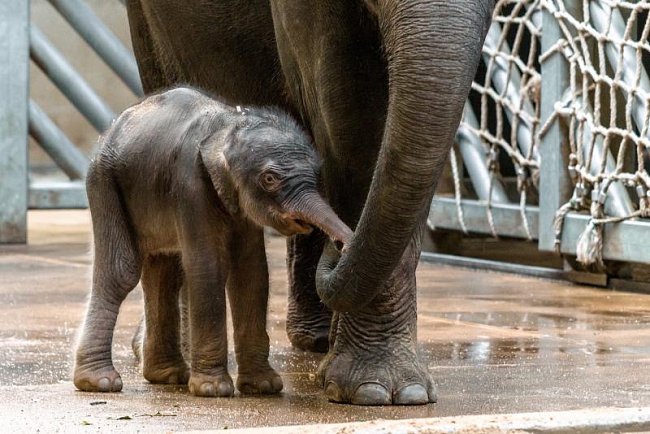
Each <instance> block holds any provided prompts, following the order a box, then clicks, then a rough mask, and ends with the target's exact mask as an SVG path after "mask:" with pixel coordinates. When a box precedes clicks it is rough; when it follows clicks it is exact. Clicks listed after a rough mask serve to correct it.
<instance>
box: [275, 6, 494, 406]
mask: <svg viewBox="0 0 650 434" xmlns="http://www.w3.org/2000/svg"><path fill="white" fill-rule="evenodd" d="M323 3H324V2H323ZM364 4H365V5H366V7H368V9H367V10H362V11H360V8H359V9H357V8H356V7H355V8H354V9H352V10H343V8H344V7H345V6H344V5H342V4H340V3H336V4H332V3H329V4H327V5H324V4H321V3H319V5H321V7H314V6H313V4H312V5H310V7H309V8H306V7H301V5H300V2H289V1H286V2H280V1H278V2H277V3H275V9H274V17H275V18H276V35H278V36H277V38H278V46H279V47H280V52H281V59H282V62H283V68H284V70H285V75H286V76H287V81H288V82H289V84H290V85H291V84H293V89H292V90H293V96H294V98H296V95H297V96H298V98H299V99H298V100H302V102H303V105H304V106H303V111H304V113H305V116H306V118H307V119H308V120H309V123H310V126H311V128H312V131H313V132H314V136H315V139H316V143H317V145H318V146H319V148H321V150H324V151H325V152H324V154H325V164H324V170H323V176H324V180H325V184H326V187H327V188H328V192H329V193H330V194H331V196H332V197H331V199H332V202H333V205H334V207H335V209H336V211H337V212H339V213H340V214H341V215H342V217H343V219H344V220H346V222H348V223H349V224H350V225H351V226H355V227H356V230H355V236H354V238H353V240H352V242H351V243H350V245H349V246H348V250H347V252H346V253H344V255H343V256H342V257H341V259H340V261H338V264H336V260H335V259H336V258H334V260H331V258H332V257H333V256H334V255H333V254H332V250H331V249H326V254H325V257H324V259H325V260H324V261H323V263H324V264H326V266H325V267H323V268H324V271H325V272H324V273H322V274H321V273H320V271H319V272H318V273H317V282H318V284H317V287H318V293H319V295H320V296H321V298H322V299H323V301H324V302H325V303H326V304H327V305H328V306H330V307H331V308H332V309H334V310H336V311H338V312H339V314H338V325H337V328H336V330H335V333H334V334H335V335H336V336H335V342H334V345H333V347H332V348H331V349H330V352H329V354H328V356H327V357H326V359H325V364H324V366H323V369H322V370H321V375H320V378H321V379H322V381H323V385H324V386H325V388H326V391H327V395H328V397H329V398H330V399H331V400H334V401H341V402H352V403H356V404H367V405H372V404H391V403H392V404H424V403H427V402H431V401H433V400H435V394H434V390H433V387H432V382H431V379H430V377H429V374H428V373H427V371H426V369H425V368H424V367H423V366H422V365H421V364H420V362H419V361H418V358H417V355H416V338H417V334H416V320H417V312H416V299H415V292H416V291H415V289H416V286H415V268H416V265H417V259H418V255H419V249H420V241H421V233H422V227H423V223H424V220H425V217H426V213H427V209H428V206H429V204H430V202H431V197H432V195H433V191H434V189H435V185H436V182H437V178H438V176H439V174H440V172H441V169H442V167H443V163H444V161H445V159H446V156H447V152H448V150H449V147H450V145H451V143H452V140H453V137H454V133H455V130H456V128H457V127H458V123H459V121H460V116H461V113H462V107H463V103H464V100H465V98H466V97H467V94H468V92H469V86H470V84H471V79H472V77H473V75H474V72H475V70H476V67H477V64H478V59H479V56H480V48H481V45H482V42H483V38H484V35H485V31H486V30H487V27H488V24H489V18H490V13H491V8H492V6H493V2H491V1H489V0H487V1H485V2H482V1H479V0H476V1H469V0H466V1H456V2H448V1H443V0H440V1H434V0H430V1H417V0H404V1H400V2H392V1H385V2H384V1H381V0H379V1H373V2H370V1H367V2H365V3H364ZM368 16H371V17H372V18H374V20H373V19H365V18H367V17H368ZM373 24H374V27H373ZM369 29H370V30H369ZM373 31H374V34H375V35H377V39H378V40H379V42H380V43H379V44H375V43H374V42H375V41H374V40H373V38H372V35H373ZM283 50H284V52H283ZM369 53H370V54H369ZM372 54H374V55H376V56H377V58H378V59H381V60H383V61H384V62H385V63H384V65H383V66H384V69H383V71H386V72H387V75H388V77H381V76H380V74H377V73H376V72H373V71H376V70H375V69H374V68H375V67H376V63H375V64H373V57H372ZM373 75H374V76H373ZM373 78H374V79H375V80H373ZM296 83H297V84H296ZM377 83H383V84H384V85H385V86H386V89H387V96H386V98H385V99H382V98H381V97H380V98H377V95H378V92H379V95H381V93H380V92H381V90H382V89H381V86H379V85H377ZM388 83H390V85H388ZM373 97H374V100H373ZM376 107H381V110H377V109H376ZM378 120H379V121H380V125H379V127H378V123H377V122H378ZM373 152H374V153H373ZM359 155H360V156H359ZM369 155H370V156H371V157H372V158H368V156H369ZM374 161H376V162H377V164H376V166H375V165H374V164H372V162H374ZM373 169H374V173H373ZM369 174H370V176H368V175H369ZM367 176H368V178H366V177H367ZM369 178H372V182H370V179H369ZM368 186H369V189H368ZM366 192H368V195H367V200H366V195H365V193H366ZM360 196H361V197H360ZM364 201H365V207H364V208H363V211H362V212H361V209H360V208H361V205H362V204H363V203H364ZM359 213H360V214H361V215H360V217H359ZM357 218H358V224H356V225H355V224H354V223H356V221H357ZM350 220H351V221H350ZM330 264H331V267H330V266H327V265H330Z"/></svg>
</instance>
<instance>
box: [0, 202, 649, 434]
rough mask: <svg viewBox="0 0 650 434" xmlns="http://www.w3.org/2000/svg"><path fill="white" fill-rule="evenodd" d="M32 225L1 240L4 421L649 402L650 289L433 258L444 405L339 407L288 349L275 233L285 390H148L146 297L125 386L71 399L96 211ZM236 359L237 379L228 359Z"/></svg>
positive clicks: (428, 285) (98, 423) (422, 284)
mask: <svg viewBox="0 0 650 434" xmlns="http://www.w3.org/2000/svg"><path fill="white" fill-rule="evenodd" d="M30 218H31V222H30V225H31V226H30V235H31V237H32V244H31V245H30V246H27V247H25V246H0V349H1V351H0V400H2V402H3V403H7V404H6V405H3V406H2V407H0V420H3V421H4V422H3V423H6V424H8V425H6V426H11V427H14V428H16V429H23V430H27V431H34V430H35V429H36V428H39V427H43V426H48V427H54V428H55V429H50V431H55V430H60V431H65V432H67V431H70V430H71V429H80V428H81V427H82V426H85V424H84V421H85V422H87V423H90V424H92V426H93V428H94V429H100V430H101V429H106V430H108V429H111V430H112V429H128V430H133V431H134V430H140V431H143V432H160V431H165V430H182V429H205V428H223V427H224V426H227V427H231V428H234V427H242V426H258V425H276V424H297V423H316V422H343V421H357V420H367V419H372V418H405V417H432V416H446V415H460V414H480V413H497V412H498V413H504V412H508V413H513V412H524V411H545V410H567V409H577V408H586V407H596V406H622V407H625V406H628V407H629V406H649V405H650V375H649V374H650V295H642V294H630V293H622V292H612V291H607V290H602V289H594V288H588V287H582V286H577V285H572V284H568V283H566V282H555V281H545V280H539V279H533V278H525V277H520V276H514V275H506V274H498V273H487V272H474V271H469V270H464V269H457V268H451V267H441V266H436V265H432V264H421V265H420V267H419V269H418V288H419V289H418V290H419V299H418V311H419V318H418V325H419V329H418V334H419V347H418V348H419V352H420V355H421V357H422V358H423V360H424V361H425V362H426V363H427V365H428V366H429V369H430V370H431V372H432V374H433V375H434V377H435V379H436V381H437V383H438V388H439V397H440V398H439V402H438V403H437V404H435V405H429V406H423V407H394V408H361V407H354V406H348V405H336V404H330V403H328V402H327V401H326V400H325V398H324V397H323V394H322V392H321V390H320V388H319V387H318V385H317V384H316V383H315V376H314V373H315V371H316V368H317V366H318V363H319V361H320V355H317V354H310V353H303V352H299V351H296V350H293V349H292V348H291V347H290V345H289V343H288V341H287V338H286V333H285V311H286V297H287V293H286V275H285V273H286V271H285V268H284V240H282V239H279V238H272V239H270V241H269V246H268V250H269V262H270V268H271V269H270V272H271V279H272V296H271V300H270V302H269V323H268V324H269V334H270V337H271V343H272V349H271V353H272V354H271V361H272V364H273V365H274V366H275V367H276V368H277V369H278V370H279V371H280V372H281V374H282V376H283V379H284V383H285V390H284V391H283V393H282V394H281V395H280V396H274V397H263V398H260V397H241V396H238V397H236V398H234V399H205V398H194V397H191V396H189V395H188V394H187V390H186V388H184V387H177V386H159V385H150V384H148V383H146V382H145V381H144V380H143V378H142V375H141V373H140V369H139V367H138V366H137V364H136V363H135V360H134V358H133V355H132V354H131V348H130V339H131V336H132V334H133V331H134V329H135V326H136V324H137V321H138V319H139V316H140V313H141V310H142V308H141V303H142V300H141V293H140V292H139V290H138V291H134V293H133V294H131V295H130V296H129V297H128V299H127V302H126V303H125V304H124V306H123V308H122V310H121V313H120V318H119V320H118V327H117V330H116V334H115V341H114V360H115V365H116V367H117V369H118V370H119V371H120V372H121V373H122V375H123V379H124V391H123V392H122V393H120V394H110V395H102V394H89V393H81V392H76V391H75V390H74V387H73V386H72V384H71V383H70V381H69V373H70V370H71V366H72V363H71V362H72V360H71V351H72V346H73V344H74V339H75V333H76V331H77V328H78V326H79V323H80V321H81V319H82V315H83V310H84V303H85V299H86V296H87V291H88V281H89V269H90V268H89V266H90V257H89V256H88V253H87V252H88V247H87V240H88V238H89V235H88V233H89V226H88V215H87V213H85V212H65V213H55V214H54V216H52V214H51V213H50V214H49V215H48V213H32V214H31V215H30ZM62 228H63V229H62ZM231 342H232V339H231ZM231 355H232V351H231ZM230 364H231V366H232V369H231V372H232V373H233V374H235V373H236V368H235V363H234V360H232V357H231V361H230ZM97 402H103V403H104V404H93V403H97ZM26 414H39V418H38V419H33V417H25V415H26ZM122 416H129V417H130V419H119V418H120V417H122Z"/></svg>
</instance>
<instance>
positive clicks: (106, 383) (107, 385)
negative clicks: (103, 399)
mask: <svg viewBox="0 0 650 434" xmlns="http://www.w3.org/2000/svg"><path fill="white" fill-rule="evenodd" d="M97 390H99V391H100V392H110V391H111V380H109V379H108V378H106V377H104V378H100V379H99V381H98V382H97Z"/></svg>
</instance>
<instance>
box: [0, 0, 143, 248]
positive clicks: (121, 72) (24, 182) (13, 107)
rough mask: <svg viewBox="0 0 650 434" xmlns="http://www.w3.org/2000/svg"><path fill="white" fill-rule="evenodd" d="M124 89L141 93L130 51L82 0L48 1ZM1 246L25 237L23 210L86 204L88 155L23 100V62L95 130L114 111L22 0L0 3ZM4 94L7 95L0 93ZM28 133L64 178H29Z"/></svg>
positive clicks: (25, 71)
mask: <svg viewBox="0 0 650 434" xmlns="http://www.w3.org/2000/svg"><path fill="white" fill-rule="evenodd" d="M48 1H49V3H50V4H51V5H52V6H53V7H54V8H55V9H56V10H57V11H58V13H59V14H60V15H61V16H62V17H63V18H64V19H65V20H66V21H67V22H68V23H69V24H70V26H71V27H72V28H73V29H74V30H75V31H76V32H77V33H78V34H79V36H81V37H82V38H83V39H84V41H85V42H86V43H87V44H88V45H89V46H90V47H92V49H93V50H94V51H95V53H97V55H98V56H99V57H100V58H101V59H102V60H103V61H104V62H105V63H106V64H107V65H108V66H109V67H110V68H111V69H112V70H113V71H114V72H115V74H116V75H117V76H118V77H119V78H120V79H121V80H122V81H123V82H124V83H125V84H126V86H127V87H128V88H129V89H130V90H131V91H132V92H133V93H134V94H135V95H137V96H141V95H142V94H143V92H142V86H141V84H140V78H139V76H138V68H137V65H136V62H135V58H134V57H133V54H132V53H131V52H130V51H129V50H128V49H127V48H126V47H125V46H124V45H123V44H122V43H121V42H120V40H119V39H118V38H117V37H116V36H115V35H114V34H113V33H112V32H111V31H110V30H109V29H108V27H106V25H105V24H104V23H103V22H102V21H101V20H100V19H99V18H98V17H97V16H96V15H95V14H94V13H93V11H92V10H91V9H90V8H89V7H88V6H87V5H86V3H85V2H84V1H83V0H48ZM0 44H1V45H2V53H3V58H2V62H0V65H2V66H1V67H0V82H1V83H2V84H1V85H0V86H2V87H3V88H2V91H0V95H3V98H0V155H1V156H2V157H0V243H3V242H4V243H7V242H8V243H12V242H19V243H20V242H25V241H26V236H27V233H26V212H27V209H28V208H31V209H39V208H40V209H42V208H85V207H86V206H87V202H86V194H85V191H84V185H83V179H84V177H85V175H86V171H87V169H88V164H89V158H88V156H86V155H84V154H83V153H82V152H81V151H80V150H79V149H78V148H77V147H76V146H75V145H74V144H73V143H72V142H71V141H70V139H69V138H68V136H67V135H66V134H65V132H63V131H61V129H60V128H59V127H57V125H56V124H55V123H54V122H53V121H52V120H51V119H50V118H49V117H48V115H47V114H46V113H45V112H44V111H43V110H42V109H41V108H40V107H39V106H38V104H37V103H36V102H34V101H33V100H31V99H30V98H29V61H30V59H31V60H32V61H33V62H34V64H35V65H36V66H37V67H38V68H39V69H41V70H42V71H43V72H44V73H45V75H46V76H47V77H48V78H49V79H50V80H51V82H52V83H53V84H54V85H55V86H56V87H57V88H58V89H59V90H60V91H61V92H62V93H63V95H65V97H66V98H67V99H68V100H69V101H70V103H71V104H72V105H74V107H75V108H76V109H77V110H78V111H79V112H80V113H81V114H82V115H83V116H84V117H85V118H86V119H87V120H88V122H89V123H90V124H91V125H92V126H93V127H94V128H95V130H97V131H98V132H102V131H104V130H105V129H106V128H107V127H108V126H109V125H110V124H111V122H112V120H113V119H114V118H115V116H116V114H115V113H114V112H113V111H112V110H111V108H110V107H109V106H108V104H106V102H105V101H104V100H103V99H102V97H101V96H100V95H98V94H97V92H95V90H93V88H92V87H91V86H90V85H89V84H88V83H87V82H86V80H84V78H83V77H82V76H81V75H80V74H79V73H78V72H77V71H76V70H75V69H74V68H73V67H72V66H71V65H70V63H69V62H68V60H67V59H66V58H65V57H64V56H63V55H62V54H61V52H60V51H59V50H58V49H57V48H56V47H55V46H54V45H53V44H52V43H51V42H50V41H49V40H48V38H47V37H46V36H45V35H44V34H43V32H41V31H40V30H39V29H38V28H37V26H36V25H35V24H33V23H31V22H30V17H29V1H22V2H15V1H12V0H0ZM4 96H6V97H4ZM28 134H29V135H31V136H32V138H33V139H34V140H35V141H36V142H37V143H38V145H39V146H40V147H41V148H42V149H43V150H44V151H45V153H46V154H47V155H48V156H49V157H50V158H52V160H53V161H54V163H55V164H56V166H57V167H59V168H60V169H61V170H62V171H63V173H65V175H67V177H68V178H69V182H58V183H57V182H29V178H30V177H29V169H28V168H29V166H28V162H27V158H28V157H27V155H28V154H27V143H28V141H27V136H28Z"/></svg>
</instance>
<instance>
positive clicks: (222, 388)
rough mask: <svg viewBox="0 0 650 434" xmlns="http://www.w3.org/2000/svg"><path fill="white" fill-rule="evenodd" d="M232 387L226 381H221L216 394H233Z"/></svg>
mask: <svg viewBox="0 0 650 434" xmlns="http://www.w3.org/2000/svg"><path fill="white" fill-rule="evenodd" d="M233 392H234V390H233V387H232V385H230V384H229V383H227V382H223V383H221V384H219V387H218V394H219V396H232V395H233Z"/></svg>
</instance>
